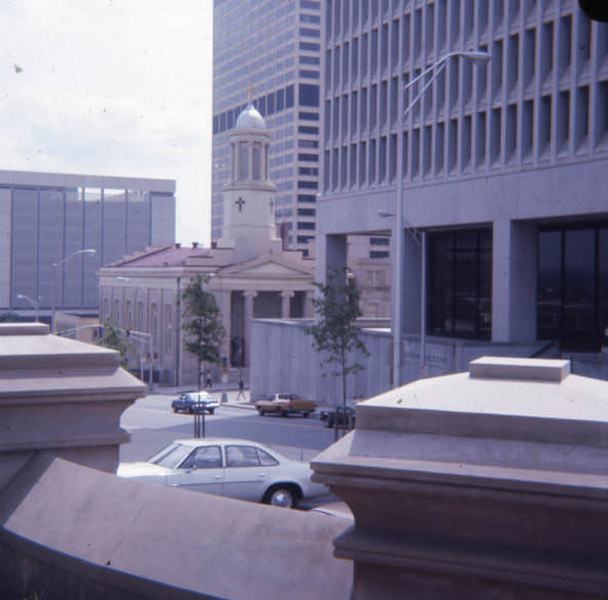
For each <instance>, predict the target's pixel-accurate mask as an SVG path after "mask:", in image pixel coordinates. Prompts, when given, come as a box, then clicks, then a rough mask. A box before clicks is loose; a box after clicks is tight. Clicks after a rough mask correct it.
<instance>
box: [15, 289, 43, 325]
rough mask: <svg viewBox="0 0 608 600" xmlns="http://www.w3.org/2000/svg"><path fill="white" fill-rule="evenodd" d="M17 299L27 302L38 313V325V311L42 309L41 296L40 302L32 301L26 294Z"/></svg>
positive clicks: (19, 295)
mask: <svg viewBox="0 0 608 600" xmlns="http://www.w3.org/2000/svg"><path fill="white" fill-rule="evenodd" d="M17 298H19V300H25V301H26V302H27V303H28V304H29V305H30V306H31V307H32V308H33V309H34V310H35V311H36V313H35V314H36V317H35V318H36V323H38V320H39V319H38V309H39V307H40V296H38V301H36V300H32V298H30V297H29V296H28V295H26V294H17Z"/></svg>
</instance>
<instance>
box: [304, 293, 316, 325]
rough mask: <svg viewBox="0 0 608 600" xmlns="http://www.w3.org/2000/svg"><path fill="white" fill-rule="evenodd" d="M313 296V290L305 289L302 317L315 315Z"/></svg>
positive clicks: (306, 317)
mask: <svg viewBox="0 0 608 600" xmlns="http://www.w3.org/2000/svg"><path fill="white" fill-rule="evenodd" d="M314 297H315V292H314V290H306V291H305V292H304V308H303V315H302V316H303V317H304V318H305V319H313V318H314V316H315V307H314V305H313V303H312V301H313V299H314Z"/></svg>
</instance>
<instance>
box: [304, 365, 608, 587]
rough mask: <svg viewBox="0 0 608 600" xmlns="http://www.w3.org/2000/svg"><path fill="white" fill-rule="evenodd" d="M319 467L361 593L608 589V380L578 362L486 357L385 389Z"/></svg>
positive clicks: (340, 549)
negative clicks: (463, 369) (339, 512)
mask: <svg viewBox="0 0 608 600" xmlns="http://www.w3.org/2000/svg"><path fill="white" fill-rule="evenodd" d="M312 468H313V470H314V477H313V479H314V480H315V481H318V482H322V483H325V484H327V485H328V486H329V487H330V489H331V490H332V492H333V493H334V494H336V495H337V496H339V497H340V498H342V499H343V500H344V501H345V502H346V503H347V504H348V506H349V508H350V509H351V511H352V513H353V515H354V518H355V525H354V527H353V529H352V530H350V531H349V532H348V533H346V534H343V535H342V536H340V537H339V538H337V539H336V542H335V548H336V556H338V557H340V558H348V559H351V560H353V561H355V563H356V565H358V566H359V567H361V568H359V569H357V568H356V569H355V591H357V590H366V593H367V596H366V595H365V594H363V595H361V596H359V595H357V594H356V593H355V595H356V596H357V597H369V598H374V597H403V596H406V595H408V594H409V595H411V596H412V597H414V598H417V597H445V596H446V594H445V593H443V592H441V589H442V588H441V585H442V582H443V584H445V581H446V578H447V580H449V581H450V582H451V584H450V586H451V587H450V590H451V592H450V594H449V595H450V596H451V597H476V598H477V597H480V598H481V597H490V596H492V595H493V594H496V592H497V590H503V591H505V590H510V594H511V595H509V594H506V595H505V597H522V598H523V597H526V598H528V597H530V598H532V597H535V598H536V597H543V598H544V597H547V598H549V597H551V598H553V597H559V598H579V597H581V595H582V594H588V593H590V594H593V593H598V591H602V593H604V592H605V590H606V589H608V572H607V571H606V568H605V565H606V564H608V537H606V536H601V535H600V536H598V535H597V533H598V532H599V531H600V530H603V531H605V530H606V523H607V522H608V382H606V381H599V380H595V379H590V378H587V377H581V376H578V375H573V374H570V364H569V362H568V361H563V360H556V361H548V360H542V361H538V360H529V361H528V360H522V359H512V358H500V357H484V358H482V359H479V360H477V361H473V362H472V363H471V365H470V372H467V373H459V374H455V375H447V376H443V377H436V378H430V379H423V380H420V381H416V382H414V383H411V384H409V385H406V386H403V387H400V388H397V389H394V390H390V391H388V392H386V393H383V394H380V395H379V396H376V397H375V398H372V399H370V400H367V401H365V402H362V403H360V404H358V405H357V426H356V429H355V430H354V431H352V432H351V433H350V434H348V435H347V436H346V437H344V438H343V439H342V440H340V441H339V442H337V443H336V444H334V445H333V446H330V447H329V448H328V449H327V450H325V451H324V452H322V453H321V454H320V455H319V456H317V457H316V458H315V459H314V460H313V461H312ZM364 565H374V568H376V567H377V566H378V565H379V566H382V567H384V568H385V571H383V573H384V575H383V578H382V579H383V582H382V585H381V586H380V587H378V585H379V584H378V582H377V581H374V579H373V577H368V573H371V572H373V571H366V569H365V568H364ZM472 578H473V579H474V580H475V581H476V583H475V584H474V585H475V586H478V587H473V588H472V587H470V586H471V585H473V584H471V583H470V582H471V581H472V580H473V579H472ZM482 582H485V583H482ZM488 582H490V583H488ZM467 586H468V587H467ZM513 586H516V588H517V589H516V590H515V593H514V592H513V589H514V588H513ZM518 586H519V587H518ZM537 588H543V589H546V590H547V589H549V590H550V591H548V592H547V593H546V595H544V596H534V595H530V594H529V593H528V592H529V590H530V589H537ZM429 590H434V592H433V593H431V594H429ZM555 590H559V591H560V593H561V592H562V591H565V592H566V594H565V595H558V596H555V595H552V594H554V592H555ZM443 591H444V592H445V589H443ZM389 592H392V594H393V595H391V593H389ZM399 594H400V595H399ZM498 595H500V594H498Z"/></svg>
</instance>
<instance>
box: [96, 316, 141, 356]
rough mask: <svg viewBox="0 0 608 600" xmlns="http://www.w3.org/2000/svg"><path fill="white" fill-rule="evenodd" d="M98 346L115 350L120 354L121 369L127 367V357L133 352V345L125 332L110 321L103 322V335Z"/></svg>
mask: <svg viewBox="0 0 608 600" xmlns="http://www.w3.org/2000/svg"><path fill="white" fill-rule="evenodd" d="M99 345H100V346H103V347H104V348H110V349H111V350H116V351H117V352H118V353H119V354H120V364H121V365H122V366H123V367H126V366H127V363H128V362H129V361H128V359H129V355H130V354H132V353H133V351H134V347H133V344H132V343H131V342H130V341H129V339H128V337H127V334H126V332H125V331H124V330H123V329H121V328H120V327H118V325H116V323H113V322H112V321H104V323H103V335H102V336H101V339H100V340H99Z"/></svg>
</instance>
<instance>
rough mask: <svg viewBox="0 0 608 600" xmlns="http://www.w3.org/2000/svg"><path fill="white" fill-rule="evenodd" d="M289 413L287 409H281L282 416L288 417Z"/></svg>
mask: <svg viewBox="0 0 608 600" xmlns="http://www.w3.org/2000/svg"><path fill="white" fill-rule="evenodd" d="M287 415H289V413H288V412H287V411H286V410H282V411H281V416H282V417H286V416H287Z"/></svg>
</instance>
